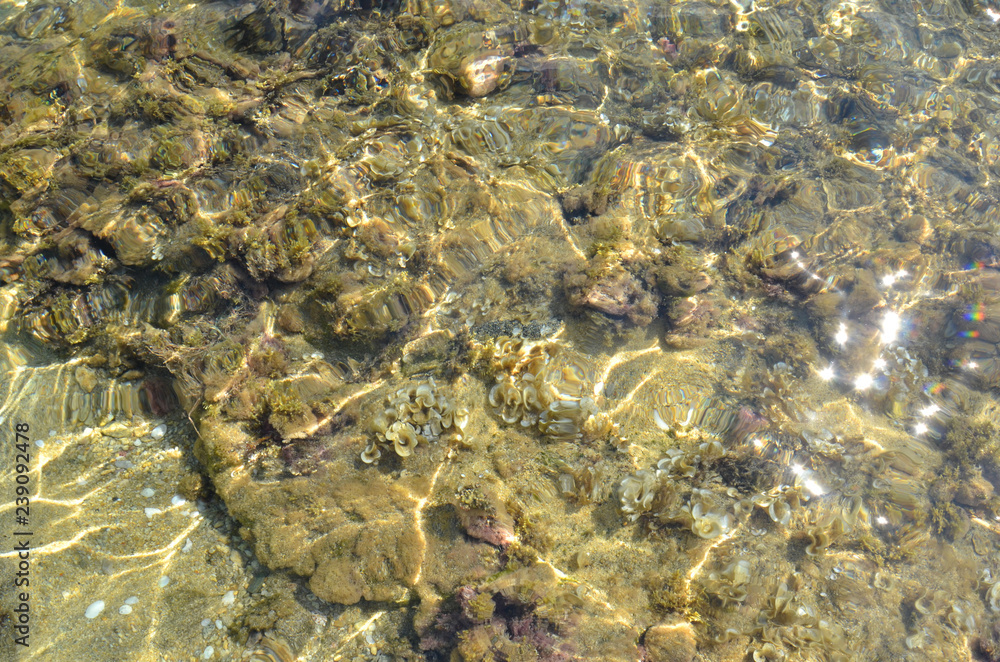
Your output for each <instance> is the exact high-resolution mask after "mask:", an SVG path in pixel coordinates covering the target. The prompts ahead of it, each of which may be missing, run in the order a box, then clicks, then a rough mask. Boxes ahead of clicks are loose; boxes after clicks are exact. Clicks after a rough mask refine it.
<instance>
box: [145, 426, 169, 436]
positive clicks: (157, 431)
mask: <svg viewBox="0 0 1000 662" xmlns="http://www.w3.org/2000/svg"><path fill="white" fill-rule="evenodd" d="M165 434H167V426H166V425H164V424H162V423H161V424H160V425H157V426H156V427H155V428H153V431H152V432H150V433H149V436H150V437H152V438H153V439H163V436H164V435H165Z"/></svg>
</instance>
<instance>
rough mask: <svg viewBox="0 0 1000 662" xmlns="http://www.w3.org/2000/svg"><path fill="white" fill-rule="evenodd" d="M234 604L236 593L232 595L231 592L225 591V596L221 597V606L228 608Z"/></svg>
mask: <svg viewBox="0 0 1000 662" xmlns="http://www.w3.org/2000/svg"><path fill="white" fill-rule="evenodd" d="M234 602H236V593H234V592H233V591H226V594H225V595H224V596H222V604H224V605H226V606H227V607H228V606H229V605H231V604H233V603H234Z"/></svg>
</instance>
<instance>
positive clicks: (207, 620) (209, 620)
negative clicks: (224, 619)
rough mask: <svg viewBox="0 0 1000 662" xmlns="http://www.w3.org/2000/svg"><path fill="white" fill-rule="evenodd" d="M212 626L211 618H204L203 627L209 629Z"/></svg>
mask: <svg viewBox="0 0 1000 662" xmlns="http://www.w3.org/2000/svg"><path fill="white" fill-rule="evenodd" d="M211 625H212V619H211V618H204V619H202V621H201V627H203V628H207V627H210V626H211Z"/></svg>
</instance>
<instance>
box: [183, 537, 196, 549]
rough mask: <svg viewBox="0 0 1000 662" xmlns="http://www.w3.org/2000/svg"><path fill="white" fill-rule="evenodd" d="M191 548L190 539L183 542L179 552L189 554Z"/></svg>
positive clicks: (192, 545)
mask: <svg viewBox="0 0 1000 662" xmlns="http://www.w3.org/2000/svg"><path fill="white" fill-rule="evenodd" d="M192 547H194V543H193V542H191V539H190V538H188V539H187V540H186V541H184V546H183V547H181V551H182V552H190V551H191V548H192Z"/></svg>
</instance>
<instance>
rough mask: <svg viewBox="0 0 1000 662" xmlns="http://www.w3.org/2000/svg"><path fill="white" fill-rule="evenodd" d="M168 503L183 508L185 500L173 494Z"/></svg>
mask: <svg viewBox="0 0 1000 662" xmlns="http://www.w3.org/2000/svg"><path fill="white" fill-rule="evenodd" d="M170 503H172V504H173V505H175V506H183V505H184V504H185V503H187V499H185V498H184V497H182V496H181V495H180V494H175V495H174V496H173V497H171V499H170Z"/></svg>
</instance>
